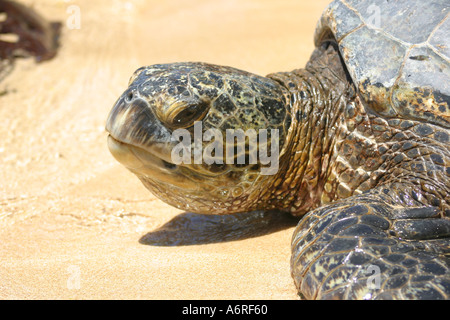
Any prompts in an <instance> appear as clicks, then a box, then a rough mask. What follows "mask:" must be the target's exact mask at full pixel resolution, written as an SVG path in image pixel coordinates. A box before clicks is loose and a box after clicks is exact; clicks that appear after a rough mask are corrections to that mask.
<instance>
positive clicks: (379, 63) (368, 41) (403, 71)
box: [314, 0, 450, 128]
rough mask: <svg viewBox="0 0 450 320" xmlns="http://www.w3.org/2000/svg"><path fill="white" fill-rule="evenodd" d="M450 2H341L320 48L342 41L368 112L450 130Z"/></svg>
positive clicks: (333, 8)
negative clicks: (326, 42)
mask: <svg viewBox="0 0 450 320" xmlns="http://www.w3.org/2000/svg"><path fill="white" fill-rule="evenodd" d="M449 9H450V2H449V1H448V0H428V1H423V0H396V1H387V0H372V1H360V0H336V1H334V2H332V3H331V4H330V5H329V6H328V8H327V9H326V10H325V11H324V13H323V14H322V17H321V19H320V20H319V23H318V26H317V28H316V32H315V38H314V41H315V44H316V46H319V45H320V44H321V43H323V42H324V41H336V42H337V43H338V46H339V50H340V53H341V55H342V57H343V59H344V62H345V64H346V66H347V69H348V72H349V74H350V76H351V77H352V79H353V81H354V83H355V85H356V87H357V88H358V91H359V93H360V97H361V98H362V100H363V103H365V105H366V107H367V108H369V109H371V110H372V111H373V112H375V113H377V114H378V115H380V116H383V117H386V118H402V119H413V120H418V121H426V122H429V123H433V124H436V125H440V126H443V127H446V128H450V109H449V108H450V37H449V34H450V14H449V12H450V10H449Z"/></svg>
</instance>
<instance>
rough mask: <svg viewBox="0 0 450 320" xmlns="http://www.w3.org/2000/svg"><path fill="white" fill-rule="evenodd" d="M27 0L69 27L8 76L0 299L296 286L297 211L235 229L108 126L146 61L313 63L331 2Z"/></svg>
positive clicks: (239, 295) (273, 291)
mask: <svg viewBox="0 0 450 320" xmlns="http://www.w3.org/2000/svg"><path fill="white" fill-rule="evenodd" d="M21 2H22V3H23V4H26V5H29V6H32V7H33V8H34V9H35V10H36V11H38V12H39V13H40V14H41V15H42V16H44V17H45V18H46V19H47V20H50V21H60V22H61V23H62V35H61V40H60V42H61V47H60V49H59V51H58V53H57V55H56V57H55V58H54V59H52V60H49V61H45V62H43V63H39V64H38V63H36V62H35V61H34V60H33V59H20V60H17V61H16V64H15V67H14V70H13V71H12V72H11V73H10V74H9V75H8V76H7V77H6V78H5V79H3V80H2V82H0V92H2V93H3V94H2V95H1V96H0V165H1V170H0V181H1V183H0V243H1V245H0V299H298V296H297V294H296V290H295V287H294V283H293V280H292V278H291V276H290V261H289V260H290V241H291V236H292V232H293V229H294V227H295V223H294V221H293V220H292V219H290V218H289V217H287V216H270V215H269V216H267V221H268V223H267V224H265V225H261V226H253V225H252V224H251V223H249V224H248V225H244V226H242V228H241V230H238V231H237V232H231V231H229V230H230V229H232V226H233V217H229V218H222V217H219V218H218V217H216V216H214V217H207V216H203V215H195V214H190V213H185V212H183V211H180V210H178V209H176V208H173V207H170V206H169V205H167V204H165V203H164V202H162V201H160V200H158V199H157V198H155V197H154V196H153V195H152V194H150V193H149V192H148V191H147V189H145V187H144V186H143V185H142V184H141V182H140V181H139V180H138V179H137V178H136V177H135V176H134V175H133V174H132V173H130V172H128V171H127V170H126V169H125V168H124V167H123V166H122V165H120V164H119V163H118V162H117V161H116V160H115V159H114V158H113V157H112V155H111V154H110V152H109V150H108V148H107V145H106V137H107V133H106V132H105V129H104V126H105V121H106V117H107V115H108V113H109V111H110V110H111V108H112V106H113V104H114V102H115V101H116V99H117V98H118V97H119V96H120V94H121V93H122V92H123V91H124V90H125V89H126V87H127V83H128V79H129V77H130V76H131V74H132V73H133V71H134V70H135V69H137V68H139V67H140V66H143V65H151V64H155V63H166V62H176V61H204V62H209V63H214V64H220V65H229V66H233V67H236V68H240V69H244V70H247V71H250V72H253V73H257V74H261V75H265V74H268V73H270V72H276V71H289V70H292V69H295V68H300V67H303V66H304V65H305V64H306V62H307V60H308V58H309V56H310V54H311V53H312V51H313V47H314V45H313V33H314V29H315V26H316V22H317V20H318V19H319V17H320V15H321V13H322V11H323V10H324V9H325V7H326V5H327V3H328V2H329V1H328V0H317V1H305V0H301V1H298V0H287V1H269V0H264V1H261V0H245V1H234V0H232V1H229V0H220V1H206V0H204V1H202V0H192V1H188V2H187V1H181V0H175V1H160V0H158V1H156V0H152V1H144V0H136V1H120V0H115V1H106V0H99V1H87V0H73V1H50V0H41V1H25V0H24V1H21ZM74 14H79V16H78V18H79V20H74V16H73V15H74ZM74 21H79V25H74Z"/></svg>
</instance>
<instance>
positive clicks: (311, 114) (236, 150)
mask: <svg viewBox="0 0 450 320" xmlns="http://www.w3.org/2000/svg"><path fill="white" fill-rule="evenodd" d="M449 7H450V6H449V3H448V0H439V1H419V0H414V1H412V0H399V1H389V2H388V1H385V0H371V1H358V0H338V1H334V2H332V3H331V4H330V5H329V7H328V8H327V9H326V10H325V11H324V13H323V15H322V17H321V19H320V21H319V23H318V26H317V29H316V33H315V45H316V48H315V50H314V52H313V53H312V56H311V58H310V60H309V62H308V63H307V65H306V67H305V68H303V69H298V70H294V71H292V72H280V73H273V74H269V75H267V76H266V77H261V76H258V75H254V74H251V73H248V72H245V71H241V70H237V69H234V68H231V67H223V66H216V65H211V64H206V63H198V62H188V63H172V64H158V65H152V66H148V67H142V68H140V69H138V70H137V71H136V72H135V73H134V75H133V76H132V78H131V80H130V82H129V87H128V89H127V90H126V91H125V92H124V93H123V95H122V96H121V97H120V98H119V100H118V101H117V103H116V105H115V106H114V108H113V110H112V111H111V113H110V115H109V118H108V120H107V125H106V128H107V131H108V132H109V137H108V145H109V148H110V150H111V152H112V153H113V155H114V156H115V157H116V159H117V160H119V161H120V162H121V163H122V164H124V165H125V166H126V167H127V168H128V169H129V170H131V171H132V172H133V173H135V174H136V175H137V176H138V177H139V179H140V180H141V181H142V182H143V183H144V185H145V186H146V187H147V188H148V189H149V190H150V191H152V192H153V193H154V194H155V195H156V196H158V197H159V198H161V199H162V200H164V201H166V202H167V203H169V204H172V205H174V206H177V207H179V208H182V209H185V210H188V211H191V212H199V213H217V214H227V213H235V212H251V211H258V210H259V211H260V210H278V211H280V212H282V211H284V212H290V213H291V214H292V215H294V216H299V217H301V219H300V222H299V224H298V226H297V228H296V229H295V232H294V235H293V239H292V259H291V271H292V276H293V278H294V282H295V285H296V287H297V289H298V292H299V294H300V295H301V297H303V298H307V299H448V298H449V297H450V197H449V191H450V179H449V175H450V144H449V135H450V109H449V106H450V38H449V37H448V34H449V33H450V17H449ZM238 129H242V131H239V132H241V133H242V132H245V133H246V134H245V135H244V136H243V137H244V138H243V139H244V140H240V138H235V137H234V136H231V137H232V138H231V139H230V140H227V139H226V138H225V136H226V135H225V133H228V132H231V133H233V130H235V131H234V134H237V132H238ZM227 130H228V131H227ZM251 132H253V133H258V135H257V136H256V138H255V134H253V135H252V134H250V133H251ZM260 132H265V134H266V139H264V135H262V136H260V135H259V133H260ZM199 133H200V137H199V136H198V134H199ZM220 133H221V134H222V136H220ZM247 133H248V134H247ZM196 134H197V137H195V135H196ZM191 137H193V138H192V139H191ZM241 137H242V136H241ZM243 141H244V142H243ZM274 146H275V148H274ZM174 150H176V152H174ZM255 150H256V151H265V153H261V152H260V153H258V152H255ZM269 154H270V156H272V155H274V154H276V155H277V160H278V161H273V162H272V163H270V161H267V159H268V156H269ZM174 155H175V156H180V157H181V155H182V156H183V158H182V159H181V160H183V161H181V162H180V158H179V157H178V158H177V157H175V158H177V159H176V161H175V160H174ZM263 155H265V156H266V157H265V158H264V157H263ZM228 156H229V157H228ZM220 160H222V161H220ZM225 160H232V161H225ZM263 160H264V161H263ZM274 160H275V159H274ZM274 164H275V165H274ZM270 168H272V169H273V168H275V170H272V171H271V170H269V169H270ZM263 169H267V170H268V171H266V172H265V174H263Z"/></svg>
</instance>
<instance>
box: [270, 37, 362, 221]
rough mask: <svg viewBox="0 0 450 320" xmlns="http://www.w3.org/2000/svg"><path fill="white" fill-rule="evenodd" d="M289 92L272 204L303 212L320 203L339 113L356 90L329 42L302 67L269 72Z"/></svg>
mask: <svg viewBox="0 0 450 320" xmlns="http://www.w3.org/2000/svg"><path fill="white" fill-rule="evenodd" d="M268 77H269V78H271V79H274V80H275V81H277V82H278V83H280V84H281V85H282V86H283V87H285V88H286V89H287V90H288V95H289V101H290V108H291V114H292V125H291V127H290V130H289V132H288V136H287V141H286V144H285V146H284V148H283V150H282V151H281V153H280V157H285V158H282V159H281V160H280V163H282V164H284V165H285V166H284V167H280V170H279V173H278V176H277V177H276V178H275V179H274V183H273V187H272V188H270V190H272V192H273V195H272V196H271V197H269V198H270V199H272V200H271V203H270V206H271V207H273V208H277V209H279V210H284V211H289V212H290V213H292V214H293V215H296V216H301V215H303V214H305V213H306V212H308V211H310V210H311V209H314V208H316V207H318V206H320V205H321V204H322V202H323V201H322V192H323V189H324V184H325V182H326V181H327V180H328V179H329V177H327V175H328V174H329V173H328V172H329V170H327V168H328V166H329V165H330V163H331V162H332V161H333V147H334V144H335V142H336V138H337V137H338V136H339V134H340V130H341V127H342V126H341V125H340V124H342V122H343V112H344V108H345V105H346V103H347V102H348V101H350V100H352V99H354V96H355V90H354V87H353V85H352V84H351V82H350V81H349V78H348V77H347V74H346V70H345V69H344V67H343V63H342V61H341V58H340V56H339V53H338V52H337V49H336V48H335V47H334V46H333V45H324V46H323V47H321V48H317V49H316V50H315V51H314V53H313V54H312V56H311V59H310V61H309V62H308V64H307V65H306V67H305V69H298V70H294V71H292V72H286V73H274V74H270V75H268Z"/></svg>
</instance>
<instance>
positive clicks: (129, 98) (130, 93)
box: [125, 91, 134, 102]
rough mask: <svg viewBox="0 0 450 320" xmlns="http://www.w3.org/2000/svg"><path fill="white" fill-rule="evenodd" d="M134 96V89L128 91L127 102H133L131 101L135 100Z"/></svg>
mask: <svg viewBox="0 0 450 320" xmlns="http://www.w3.org/2000/svg"><path fill="white" fill-rule="evenodd" d="M133 97H134V95H133V91H130V92H128V94H127V95H126V97H125V100H126V101H127V102H131V101H133Z"/></svg>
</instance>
